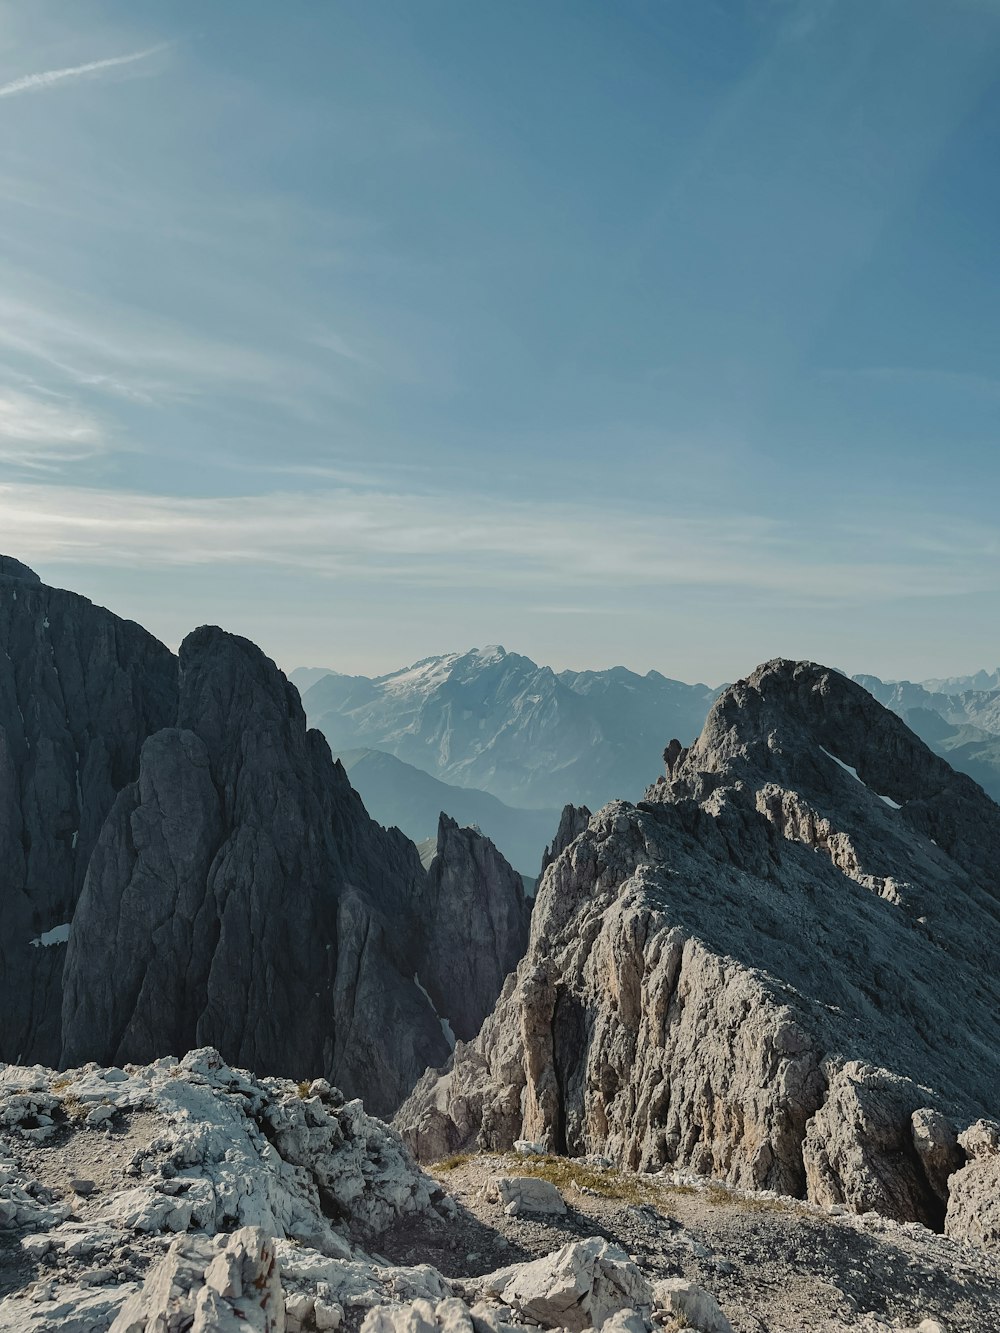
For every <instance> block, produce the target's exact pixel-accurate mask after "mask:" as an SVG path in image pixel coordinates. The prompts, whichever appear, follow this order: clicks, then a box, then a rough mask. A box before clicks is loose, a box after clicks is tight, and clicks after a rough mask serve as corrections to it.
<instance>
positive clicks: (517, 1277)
mask: <svg viewBox="0 0 1000 1333" xmlns="http://www.w3.org/2000/svg"><path fill="white" fill-rule="evenodd" d="M0 1126H2V1128H0V1330H2V1331H3V1333H108V1330H110V1333H322V1331H323V1330H338V1329H340V1330H343V1333H437V1330H442V1331H444V1330H447V1331H448V1333H517V1331H518V1330H524V1329H526V1328H528V1329H531V1328H551V1329H566V1330H570V1331H571V1333H582V1331H583V1330H585V1329H589V1328H602V1329H604V1330H605V1331H606V1333H662V1331H663V1330H677V1329H681V1328H688V1329H695V1330H699V1331H700V1333H759V1331H760V1330H761V1329H767V1330H768V1331H769V1333H805V1330H811V1331H812V1333H843V1331H844V1330H848V1329H850V1330H855V1331H856V1333H902V1331H903V1330H907V1331H908V1333H941V1330H942V1329H944V1330H946V1333H993V1330H995V1329H996V1328H997V1327H1000V1323H998V1321H997V1317H996V1316H997V1299H996V1293H997V1287H998V1282H1000V1264H998V1260H997V1256H995V1255H991V1254H990V1253H989V1252H988V1251H987V1250H985V1249H982V1248H977V1247H975V1246H970V1245H965V1244H962V1243H960V1242H958V1241H956V1240H954V1239H951V1238H948V1237H944V1236H935V1235H933V1234H932V1233H931V1232H929V1231H927V1230H925V1229H924V1228H922V1227H918V1226H912V1225H910V1226H906V1225H901V1224H899V1223H895V1222H892V1221H889V1220H887V1219H884V1218H881V1217H878V1216H877V1215H875V1214H869V1215H868V1216H867V1217H856V1216H854V1215H852V1214H850V1213H848V1212H847V1210H845V1209H843V1208H836V1207H830V1208H820V1207H815V1206H805V1205H801V1204H798V1203H795V1204H788V1203H787V1201H782V1200H781V1199H780V1198H779V1197H778V1196H776V1195H774V1194H765V1193H761V1192H757V1193H753V1192H748V1191H738V1190H734V1189H724V1188H722V1187H721V1186H719V1185H709V1184H707V1183H706V1182H705V1181H703V1180H699V1179H698V1178H697V1177H693V1176H682V1175H678V1174H677V1173H675V1172H672V1171H668V1172H660V1173H657V1174H656V1175H647V1176H636V1175H635V1174H634V1173H631V1172H628V1171H622V1170H620V1169H617V1168H615V1167H614V1166H613V1165H612V1164H611V1163H610V1162H609V1161H608V1160H607V1159H606V1158H592V1159H591V1160H589V1161H586V1162H585V1161H580V1160H576V1161H570V1160H567V1159H560V1158H556V1157H550V1156H545V1155H540V1151H539V1146H538V1145H534V1144H520V1145H518V1150H519V1151H518V1153H515V1154H508V1155H506V1156H503V1157H495V1156H489V1155H484V1156H480V1157H475V1158H470V1159H452V1160H451V1161H448V1162H444V1163H441V1164H440V1165H439V1166H437V1167H436V1168H435V1169H434V1170H433V1171H431V1172H430V1173H426V1172H424V1171H422V1170H420V1169H418V1168H417V1167H416V1166H415V1164H414V1162H413V1160H412V1158H411V1157H410V1155H409V1153H408V1152H407V1150H406V1148H405V1146H404V1145H403V1143H402V1141H401V1139H400V1137H399V1135H398V1134H397V1133H396V1132H395V1131H394V1130H392V1129H391V1128H389V1127H388V1126H386V1125H384V1124H382V1123H381V1122H380V1121H378V1120H376V1119H375V1118H374V1117H372V1116H370V1115H368V1114H367V1113H366V1112H365V1110H364V1108H363V1106H362V1105H361V1103H360V1102H359V1101H351V1100H346V1099H345V1098H344V1096H343V1094H342V1093H341V1092H340V1090H339V1089H338V1088H336V1087H334V1086H332V1085H331V1084H330V1083H329V1082H327V1081H326V1080H323V1079H316V1080H314V1081H312V1082H311V1083H305V1082H303V1083H301V1084H296V1083H293V1082H291V1081H289V1080H286V1079H279V1078H257V1077H255V1076H253V1075H252V1074H250V1073H248V1072H247V1071H245V1070H240V1069H234V1068H232V1067H231V1066H229V1065H227V1064H226V1062H225V1061H224V1060H222V1058H221V1057H220V1055H219V1054H218V1052H217V1051H214V1050H212V1049H210V1048H203V1049H200V1050H196V1051H192V1052H189V1053H188V1054H187V1055H186V1056H185V1057H184V1058H183V1059H182V1060H180V1061H178V1060H176V1059H173V1058H165V1059H161V1060H157V1061H154V1062H153V1063H152V1064H148V1065H141V1064H126V1065H125V1066H110V1067H109V1066H97V1065H94V1064H88V1065H85V1066H83V1067H81V1068H78V1069H70V1070H66V1071H65V1072H63V1073H56V1072H54V1071H52V1070H49V1069H45V1068H43V1067H41V1066H37V1065H36V1066H16V1065H10V1066H7V1067H5V1068H4V1069H2V1070H0ZM943 1321H946V1322H943Z"/></svg>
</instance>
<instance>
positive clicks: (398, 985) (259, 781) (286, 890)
mask: <svg viewBox="0 0 1000 1333" xmlns="http://www.w3.org/2000/svg"><path fill="white" fill-rule="evenodd" d="M441 843H442V845H441V847H440V848H439V854H438V857H437V858H436V861H435V865H434V867H433V868H432V872H431V874H430V876H428V875H427V874H426V873H425V871H424V869H423V867H422V865H421V863H420V859H419V856H418V854H417V851H416V849H415V847H414V846H413V844H412V843H411V842H410V841H409V840H408V839H407V838H405V837H404V836H403V835H402V834H401V833H400V832H399V831H398V830H397V829H384V828H382V827H381V826H379V825H378V824H376V823H375V822H374V821H373V820H372V819H370V818H369V816H368V814H367V812H366V811H365V809H364V806H363V805H362V802H361V799H360V798H359V796H358V795H357V793H356V792H355V791H354V790H353V789H352V787H351V785H350V782H349V780H348V778H347V775H346V773H345V772H344V769H343V767H342V766H341V765H340V764H339V763H336V762H335V761H334V760H333V759H332V757H331V754H330V750H329V747H328V745H327V743H326V741H325V740H324V738H323V737H322V735H321V734H320V733H319V732H317V731H310V730H308V729H307V727H306V720H305V714H304V712H303V709H302V706H301V702H300V700H299V696H298V693H297V691H296V690H295V689H294V687H293V686H291V685H290V684H289V683H288V682H287V680H286V679H285V677H284V676H283V675H282V673H281V672H280V671H279V670H278V669H277V667H276V666H275V665H274V663H273V662H271V661H270V660H269V659H268V658H267V657H266V656H265V655H264V654H263V653H262V652H261V651H260V650H259V649H258V648H256V647H255V646H254V645H253V644H252V643H249V642H248V641H247V640H245V639H241V638H239V637H237V636H236V635H232V634H227V633H225V632H224V631H223V630H221V629H217V628H214V627H211V626H203V627H202V628H201V629H198V630H196V631H194V633H192V634H190V635H189V636H188V637H187V638H186V639H185V640H184V643H183V644H182V646H181V649H180V653H179V655H178V656H176V657H175V656H174V655H173V654H172V653H171V652H169V651H168V649H167V648H165V647H164V646H163V645H162V644H160V643H158V642H157V641H156V640H155V639H154V638H152V636H150V635H148V634H147V633H146V632H145V631H144V630H142V629H141V628H140V627H139V626H138V625H134V624H131V623H130V622H127V621H123V620H120V619H118V618H117V617H116V616H114V615H112V614H111V613H110V612H108V611H105V610H103V609H101V608H100V607H95V606H93V605H92V604H91V603H90V602H88V601H87V600H86V599H85V598H82V597H78V596H76V595H75V594H72V593H67V592H60V591H59V590H56V589H52V588H48V587H46V586H45V585H44V584H42V583H41V582H39V580H38V579H37V576H35V575H33V574H32V572H31V571H30V570H27V569H26V568H25V567H24V566H22V565H20V563H19V562H17V561H15V560H13V559H11V558H9V557H4V558H3V559H2V562H0V901H2V907H3V918H4V930H3V932H2V933H0V1060H2V1059H8V1060H12V1061H16V1060H35V1059H37V1060H42V1061H45V1062H46V1063H50V1064H55V1063H56V1062H57V1061H59V1060H60V1059H61V1060H62V1061H63V1062H64V1063H66V1064H76V1063H79V1062H82V1061H84V1060H89V1059H95V1060H99V1061H102V1062H104V1063H111V1062H115V1063H119V1064H120V1063H123V1062H125V1061H148V1060H152V1059H154V1058H156V1057H158V1056H162V1055H169V1054H173V1055H181V1054H183V1052H184V1051H186V1050H188V1049H189V1048H191V1047H197V1046H200V1045H204V1044H211V1045H214V1046H216V1047H218V1048H219V1049H220V1050H222V1051H223V1053H224V1054H225V1056H226V1057H227V1058H228V1059H230V1060H233V1061H238V1062H240V1063H243V1064H245V1065H252V1066H254V1067H256V1068H259V1069H261V1070H264V1071H267V1072H272V1073H283V1074H291V1075H294V1076H295V1077H296V1078H301V1079H312V1078H314V1077H316V1076H317V1075H322V1076H326V1077H328V1078H329V1079H331V1080H332V1081H333V1082H335V1083H339V1084H341V1085H342V1086H344V1087H345V1089H346V1090H347V1092H348V1093H349V1094H351V1095H355V1094H358V1093H361V1094H363V1095H364V1097H365V1099H366V1101H367V1102H368V1103H369V1105H370V1106H371V1108H372V1109H373V1110H375V1111H377V1112H382V1113H387V1112H391V1111H392V1110H393V1109H395V1107H396V1106H397V1105H398V1104H399V1102H400V1101H401V1099H402V1098H403V1097H404V1096H405V1095H406V1093H407V1092H408V1091H409V1090H410V1089H411V1088H412V1086H413V1084H414V1083H415V1082H416V1080H417V1078H418V1077H419V1076H420V1074H421V1072H422V1071H423V1070H424V1069H425V1068H427V1067H428V1066H429V1065H440V1064H441V1063H442V1062H443V1061H444V1060H445V1059H446V1058H447V1056H448V1054H449V1051H450V1048H451V1045H452V1044H453V1037H452V1036H451V1029H450V1028H449V1026H448V1024H449V1022H451V1021H453V1022H454V1025H455V1028H456V1029H457V1030H458V1031H459V1032H460V1033H461V1034H462V1035H463V1036H469V1037H471V1036H472V1035H474V1033H475V1031H476V1030H477V1029H478V1026H479V1023H480V1022H481V1020H482V1017H483V1016H484V1015H485V1014H486V1013H487V1012H488V1011H489V1010H490V1008H491V1007H492V1005H493V1002H494V1000H495V999H496V996H497V994H498V993H499V990H500V988H501V985H502V983H503V978H504V976H505V974H506V973H507V971H509V970H510V969H511V968H513V967H514V966H515V965H516V963H517V961H518V959H519V958H520V956H521V954H522V953H523V950H524V947H525V943H526V939H527V910H528V905H527V903H526V901H525V897H524V893H523V889H522V885H521V881H520V879H519V877H518V876H516V875H515V874H514V872H513V871H511V870H510V867H509V866H507V864H506V862H504V861H503V858H502V857H500V855H499V853H497V852H496V851H495V849H494V848H493V847H492V844H490V843H489V842H488V840H486V839H484V838H482V837H481V836H479V835H477V834H475V833H474V832H473V831H471V830H459V829H458V828H457V826H455V825H454V824H453V823H452V822H450V821H447V820H445V821H443V823H442V833H441ZM45 1129H46V1127H45V1126H40V1127H39V1133H44V1132H45Z"/></svg>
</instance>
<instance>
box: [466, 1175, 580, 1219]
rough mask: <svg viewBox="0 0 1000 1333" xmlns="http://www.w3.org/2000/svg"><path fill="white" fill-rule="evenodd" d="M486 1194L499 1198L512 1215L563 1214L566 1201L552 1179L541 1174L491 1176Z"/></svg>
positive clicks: (491, 1197)
mask: <svg viewBox="0 0 1000 1333" xmlns="http://www.w3.org/2000/svg"><path fill="white" fill-rule="evenodd" d="M486 1196H487V1198H490V1199H498V1200H499V1201H500V1203H501V1204H502V1205H503V1207H504V1209H505V1211H506V1212H507V1213H508V1214H509V1215H510V1216H511V1217H517V1216H518V1215H519V1214H521V1213H548V1214H557V1215H562V1214H563V1213H565V1212H566V1201H565V1199H564V1198H563V1196H562V1195H561V1194H560V1193H559V1190H558V1189H557V1188H556V1187H555V1185H553V1183H552V1181H551V1180H543V1179H542V1178H541V1177H540V1176H491V1177H490V1181H489V1184H488V1185H487V1190H486Z"/></svg>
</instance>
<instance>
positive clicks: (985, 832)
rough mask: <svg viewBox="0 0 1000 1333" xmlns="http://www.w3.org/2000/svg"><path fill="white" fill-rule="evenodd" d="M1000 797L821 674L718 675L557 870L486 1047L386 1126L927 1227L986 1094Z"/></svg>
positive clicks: (763, 671) (771, 668) (443, 1143)
mask: <svg viewBox="0 0 1000 1333" xmlns="http://www.w3.org/2000/svg"><path fill="white" fill-rule="evenodd" d="M998 838H1000V808H998V807H997V806H996V805H994V804H993V802H992V801H990V800H989V799H988V798H987V797H986V796H985V795H984V793H983V792H982V791H981V790H980V789H979V788H978V787H977V786H976V785H975V784H974V783H973V782H972V781H971V780H970V779H969V778H967V777H966V776H964V775H962V774H957V773H955V772H954V771H953V770H952V769H951V768H950V767H949V766H948V765H947V764H946V763H945V762H944V761H943V760H942V759H940V758H938V757H937V756H935V755H934V754H933V753H931V752H930V751H929V750H928V749H927V747H926V746H924V745H923V743H922V742H921V741H920V740H919V739H918V738H917V737H915V736H914V735H913V734H912V733H911V732H910V731H909V730H908V729H907V728H906V727H905V726H904V725H903V723H902V722H901V721H900V720H899V719H898V718H897V717H896V716H895V715H893V714H892V713H890V712H888V711H887V710H885V709H884V708H882V707H881V706H880V705H878V704H877V703H876V702H875V701H874V700H873V699H872V698H871V696H870V695H869V694H867V693H866V692H865V691H864V690H863V689H862V688H861V687H859V686H858V685H856V684H853V683H852V682H850V681H848V680H847V679H846V678H844V677H842V676H840V675H839V674H838V673H835V672H830V671H826V670H824V669H823V668H820V667H817V666H814V665H812V664H808V663H799V664H794V663H790V662H774V663H768V664H766V665H765V666H763V667H761V668H759V669H758V670H757V671H756V672H754V674H753V675H752V676H751V677H750V678H749V679H748V680H746V681H742V682H738V683H737V684H736V685H734V686H732V687H730V688H729V689H727V690H726V691H725V692H724V694H723V695H722V696H721V697H720V699H719V700H718V701H717V702H716V704H715V705H714V707H713V709H712V712H711V714H710V715H709V718H708V720H707V722H706V724H705V727H704V729H703V731H702V734H701V737H700V738H699V740H698V742H697V743H696V744H695V745H694V746H692V748H691V749H690V750H689V751H682V752H681V753H680V754H679V755H676V756H675V758H674V762H673V765H672V768H671V771H670V773H669V775H668V777H667V778H665V779H660V781H659V782H658V784H657V785H656V786H655V787H653V788H651V789H650V791H649V793H647V798H646V800H645V801H642V802H640V803H639V804H638V805H637V806H631V805H628V804H626V803H624V802H616V803H614V804H612V805H610V806H608V807H606V808H605V809H604V810H602V811H600V812H599V813H598V814H597V815H596V816H594V818H593V819H591V821H590V823H589V825H588V827H587V828H586V830H585V831H584V832H583V833H582V834H580V835H579V836H578V837H577V838H576V839H575V840H574V841H573V842H571V843H570V844H569V846H568V847H566V848H565V849H564V850H563V851H562V854H561V855H560V856H559V857H558V858H557V859H556V860H555V861H554V862H553V864H552V865H550V866H549V868H548V870H547V871H546V873H545V875H544V876H543V878H542V881H541V883H540V886H539V892H538V898H537V901H536V906H535V911H534V916H533V919H532V930H531V942H530V945H529V949H528V953H527V955H526V957H525V959H524V961H523V962H522V964H521V966H520V967H519V969H518V972H517V976H516V977H513V978H509V979H508V982H507V984H506V986H505V988H504V992H503V994H502V996H501V999H500V1001H499V1002H498V1004H497V1007H496V1009H495V1010H494V1012H493V1014H492V1015H491V1016H490V1018H489V1019H488V1020H487V1022H486V1024H485V1025H484V1028H483V1031H482V1032H481V1034H480V1036H479V1038H478V1039H477V1040H476V1042H475V1043H473V1044H472V1045H471V1046H469V1047H467V1048H459V1050H458V1051H457V1052H456V1055H455V1057H454V1065H453V1067H451V1068H450V1069H449V1071H448V1074H447V1076H446V1078H445V1079H444V1080H438V1079H436V1078H435V1076H434V1075H432V1074H428V1075H427V1076H425V1078H424V1079H423V1080H422V1081H421V1083H420V1084H419V1085H418V1087H417V1089H416V1091H415V1092H414V1094H413V1095H412V1097H411V1098H410V1099H409V1101H408V1102H407V1103H406V1104H405V1105H404V1107H403V1108H402V1109H401V1111H400V1113H399V1116H398V1119H397V1123H398V1124H399V1125H400V1127H401V1128H403V1129H404V1131H405V1133H406V1136H407V1137H408V1138H409V1140H410V1142H411V1144H412V1145H413V1146H414V1147H415V1148H416V1149H417V1150H418V1151H420V1152H421V1153H426V1154H430V1155H440V1154H441V1153H442V1151H444V1150H447V1151H453V1150H454V1149H455V1148H456V1147H459V1146H461V1145H462V1144H464V1143H466V1142H469V1141H473V1140H477V1139H478V1141H479V1142H481V1143H483V1144H485V1145H488V1146H507V1145H509V1144H510V1143H511V1142H512V1141H513V1140H514V1139H516V1138H521V1137H524V1138H529V1139H542V1140H544V1141H546V1142H547V1143H548V1144H549V1145H550V1146H552V1147H553V1148H555V1149H556V1150H557V1151H558V1150H565V1151H568V1152H570V1153H571V1154H580V1153H586V1152H607V1153H608V1154H609V1155H611V1156H612V1157H615V1158H618V1159H619V1160H621V1161H623V1162H625V1163H626V1164H628V1165H629V1166H631V1167H634V1168H640V1169H656V1168H657V1167H661V1166H663V1165H664V1164H670V1165H673V1166H677V1167H681V1168H688V1169H693V1170H695V1171H697V1172H700V1173H705V1174H711V1175H714V1176H720V1177H723V1178H725V1179H728V1180H729V1181H731V1182H733V1183H735V1184H739V1185H742V1186H747V1187H758V1188H759V1187H768V1188H773V1189H777V1190H779V1191H781V1192H784V1193H790V1194H796V1195H805V1196H807V1197H808V1198H810V1199H811V1200H814V1201H816V1202H821V1203H828V1202H829V1203H846V1204H848V1205H849V1206H850V1207H851V1208H853V1209H855V1210H857V1211H867V1210H872V1209H874V1210H877V1211H880V1212H883V1213H885V1214H887V1215H889V1216H893V1217H897V1218H900V1219H902V1220H911V1219H915V1220H922V1221H926V1222H929V1223H931V1224H933V1225H937V1226H940V1225H941V1224H942V1221H943V1219H944V1215H945V1211H946V1207H947V1204H948V1198H949V1190H948V1185H947V1180H948V1177H949V1176H950V1175H951V1174H952V1173H953V1172H954V1171H955V1170H957V1169H958V1168H959V1167H960V1166H961V1165H962V1163H963V1162H964V1160H965V1154H964V1151H963V1150H962V1148H961V1147H960V1146H959V1145H958V1143H957V1141H956V1130H957V1129H962V1128H964V1127H966V1126H969V1125H970V1123H971V1122H972V1121H974V1120H975V1119H976V1117H979V1116H996V1114H997V1112H998V1110H1000V1046H998V1043H997V1040H996V1031H997V1022H998V1018H1000V979H998V978H997V974H996V968H995V965H994V961H993V960H995V957H996V951H997V948H998V946H1000V870H998V866H997V861H996V858H995V855H994V852H993V850H992V849H993V848H994V847H995V845H996V843H997V840H998Z"/></svg>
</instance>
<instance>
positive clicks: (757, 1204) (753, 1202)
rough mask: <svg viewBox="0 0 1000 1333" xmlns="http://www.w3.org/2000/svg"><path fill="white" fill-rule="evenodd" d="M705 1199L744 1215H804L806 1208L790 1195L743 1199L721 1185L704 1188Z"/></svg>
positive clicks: (740, 1195) (806, 1211)
mask: <svg viewBox="0 0 1000 1333" xmlns="http://www.w3.org/2000/svg"><path fill="white" fill-rule="evenodd" d="M704 1194H705V1199H706V1200H707V1202H708V1203H710V1204H713V1205H715V1206H716V1207H720V1208H739V1209H740V1210H741V1212H745V1213H798V1214H801V1215H805V1214H806V1213H808V1211H809V1210H808V1209H807V1208H803V1207H802V1205H801V1204H800V1203H799V1201H798V1200H797V1199H793V1198H792V1197H791V1195H788V1196H787V1197H785V1196H782V1197H781V1198H780V1199H758V1198H754V1196H753V1195H751V1196H750V1197H749V1198H744V1197H743V1195H742V1194H736V1193H734V1192H733V1191H732V1190H727V1189H724V1188H723V1186H721V1185H714V1184H713V1185H708V1186H706V1187H705V1191H704Z"/></svg>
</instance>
